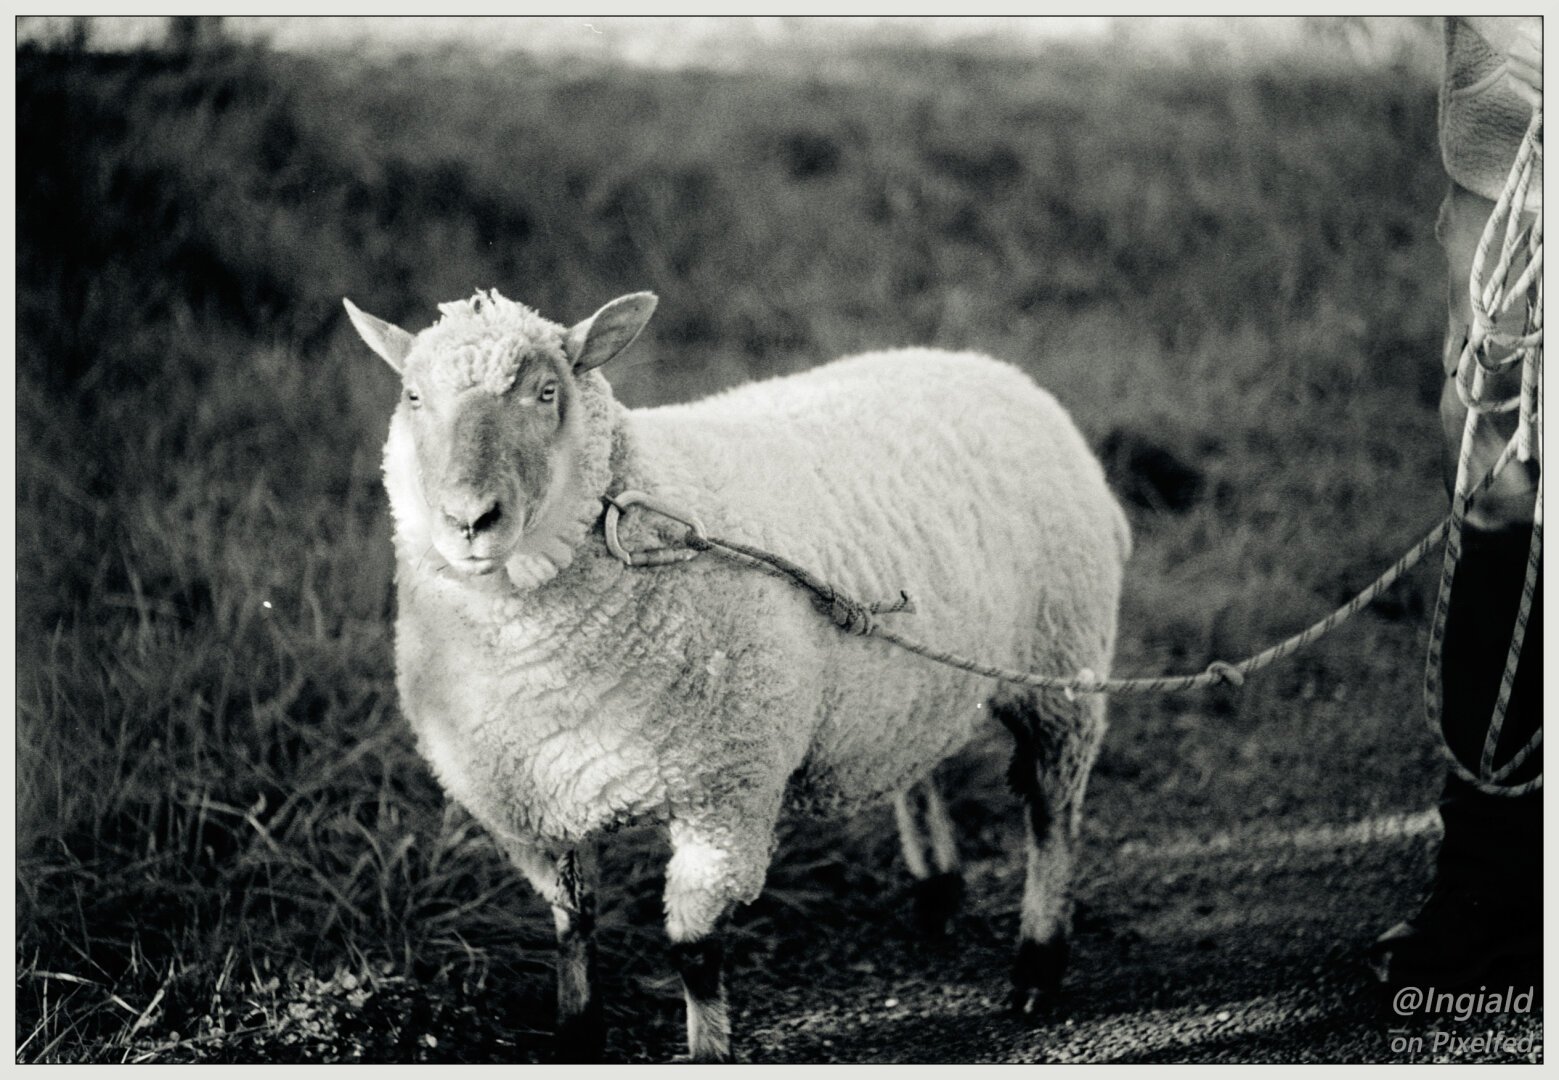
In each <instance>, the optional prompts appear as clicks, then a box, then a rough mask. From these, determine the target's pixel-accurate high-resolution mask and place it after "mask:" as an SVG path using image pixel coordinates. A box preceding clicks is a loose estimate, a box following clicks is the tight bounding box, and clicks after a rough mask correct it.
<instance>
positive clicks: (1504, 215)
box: [602, 110, 1543, 797]
mask: <svg viewBox="0 0 1559 1080" xmlns="http://www.w3.org/2000/svg"><path fill="white" fill-rule="evenodd" d="M1541 137H1542V112H1541V110H1538V111H1536V112H1535V113H1534V114H1533V117H1532V122H1531V125H1530V126H1529V127H1528V129H1527V134H1526V138H1525V140H1524V141H1523V143H1522V147H1521V150H1520V152H1519V153H1518V155H1517V158H1516V162H1515V164H1514V165H1513V166H1512V169H1511V172H1510V177H1509V179H1508V180H1507V182H1506V186H1505V190H1504V191H1503V192H1502V193H1501V196H1500V199H1499V201H1498V202H1497V203H1496V204H1495V209H1494V212H1493V213H1492V214H1491V215H1490V217H1489V221H1488V223H1487V225H1486V226H1485V228H1484V231H1483V235H1482V237H1481V238H1480V240H1479V243H1478V248H1477V251H1476V253H1475V256H1474V260H1473V270H1472V274H1471V277H1470V281H1469V289H1470V291H1471V295H1472V308H1473V325H1472V327H1471V330H1470V332H1469V334H1468V340H1467V342H1466V344H1464V346H1463V349H1462V353H1461V356H1460V358H1459V360H1458V364H1457V371H1456V375H1455V380H1454V381H1455V386H1456V389H1457V394H1458V396H1459V397H1460V398H1461V400H1462V402H1463V404H1464V405H1465V406H1466V407H1467V420H1466V424H1465V426H1464V428H1463V432H1462V440H1461V447H1460V451H1459V454H1458V461H1457V472H1456V483H1455V488H1454V494H1453V497H1452V501H1451V512H1450V514H1448V515H1447V516H1446V517H1445V518H1444V519H1443V520H1442V521H1441V522H1440V523H1439V524H1438V525H1436V526H1435V527H1434V528H1433V529H1431V530H1430V532H1429V533H1428V535H1426V536H1425V537H1424V538H1423V539H1422V540H1420V541H1419V542H1418V543H1416V544H1414V545H1413V547H1411V548H1410V549H1408V551H1407V552H1406V553H1404V554H1403V555H1402V557H1401V558H1399V559H1398V560H1397V561H1396V562H1394V563H1393V564H1392V565H1391V566H1390V567H1388V568H1387V569H1386V571H1385V572H1384V573H1382V574H1381V575H1380V576H1379V577H1377V578H1376V579H1375V580H1374V581H1373V582H1372V583H1371V584H1369V585H1368V586H1366V587H1365V588H1364V589H1363V590H1362V591H1361V592H1359V593H1358V594H1357V595H1356V596H1354V597H1353V599H1351V600H1349V601H1348V602H1347V603H1346V604H1344V605H1342V606H1341V607H1339V608H1337V609H1336V610H1335V611H1333V612H1332V613H1331V614H1330V615H1328V616H1326V617H1325V618H1324V619H1321V620H1320V621H1318V622H1316V623H1313V624H1312V625H1310V626H1309V627H1306V628H1305V629H1304V630H1302V631H1300V632H1299V633H1297V634H1294V635H1292V636H1291V637H1288V638H1285V639H1284V640H1283V641H1280V642H1279V643H1277V644H1276V645H1273V646H1271V647H1270V648H1267V649H1263V650H1262V651H1261V652H1258V653H1256V654H1254V655H1253V656H1250V657H1248V658H1246V659H1244V660H1241V661H1239V662H1237V663H1231V662H1229V661H1225V660H1215V661H1213V662H1212V663H1210V664H1208V665H1207V667H1206V668H1205V669H1204V670H1203V671H1201V672H1199V673H1197V674H1193V675H1166V676H1152V677H1139V678H1102V677H1100V676H1098V675H1097V674H1095V673H1094V672H1092V671H1088V670H1086V669H1085V670H1083V671H1080V672H1078V673H1077V674H1076V675H1072V676H1062V675H1047V674H1042V673H1039V672H1031V671H1020V670H1017V669H1013V668H1004V667H999V666H996V665H993V664H986V663H982V662H980V661H978V660H973V659H971V658H969V657H966V656H960V655H959V654H957V653H954V652H950V651H948V650H945V649H938V648H934V647H933V646H930V645H928V644H926V643H925V642H923V641H921V640H919V639H917V638H914V637H911V636H910V635H907V634H903V633H901V632H899V631H897V630H894V629H891V628H889V627H887V626H885V625H883V623H882V622H881V621H879V619H878V616H879V615H887V614H895V613H903V614H912V613H914V611H915V606H914V602H913V601H912V600H911V599H910V597H909V595H908V594H907V593H904V592H900V593H899V598H898V599H897V600H894V601H888V602H876V603H873V602H863V601H861V600H858V599H856V598H854V597H852V596H850V595H848V594H847V593H845V592H843V591H841V590H840V589H838V588H836V587H835V586H833V585H831V584H829V583H828V582H827V581H825V580H823V579H822V578H820V577H818V576H817V575H816V574H814V573H812V572H811V571H809V570H807V569H806V568H805V567H803V566H800V565H799V564H797V563H795V562H792V561H791V560H789V559H786V558H784V557H783V556H781V555H777V554H775V553H774V552H771V551H765V550H763V549H762V548H758V547H754V546H752V545H749V544H743V543H740V542H738V541H735V540H728V539H723V538H721V537H717V536H710V535H709V534H708V533H707V532H706V530H705V529H704V526H703V523H702V522H701V521H699V520H698V518H697V517H695V516H692V515H689V514H685V513H682V512H679V511H677V510H676V509H674V508H672V507H670V506H668V505H667V504H666V503H664V502H662V501H660V500H657V499H655V498H653V497H652V496H650V495H648V494H646V493H644V492H638V491H627V492H623V493H621V494H619V495H617V496H615V497H610V496H609V497H605V498H603V500H602V501H603V502H604V503H605V505H606V513H605V519H604V525H603V527H604V531H605V536H606V545H607V547H608V548H609V549H610V551H611V553H612V554H613V555H614V556H616V557H617V558H618V559H620V560H621V561H622V562H623V563H624V564H626V565H628V566H663V565H667V564H670V563H674V562H681V561H686V560H687V559H691V558H693V557H694V556H696V555H697V554H699V553H700V552H705V551H713V552H715V553H717V554H719V555H721V556H723V557H725V558H726V559H729V560H731V561H733V562H736V563H739V564H742V565H746V566H750V567H754V568H758V569H761V570H766V571H768V572H770V573H773V574H776V575H778V576H780V577H782V578H785V579H787V580H788V581H790V582H791V583H792V584H793V585H795V586H796V587H797V588H799V589H802V590H804V591H806V592H809V593H811V594H812V595H813V597H814V598H815V601H816V603H817V605H818V606H819V608H820V609H821V610H822V612H823V613H824V614H825V615H827V617H828V618H830V619H831V620H832V621H833V622H834V624H835V625H836V626H838V627H839V629H840V630H842V631H844V632H845V633H848V634H852V635H856V636H860V637H875V638H878V639H880V640H882V641H886V642H889V643H891V644H893V645H896V646H898V647H899V648H901V649H904V650H906V651H908V652H912V653H915V654H916V655H919V656H922V657H924V658H926V659H928V660H932V661H935V662H936V663H939V664H944V665H946V666H948V667H951V668H956V669H958V670H961V671H966V672H969V673H971V674H975V675H982V676H987V677H989V678H994V679H999V680H1001V681H1003V682H1009V683H1014V684H1017V685H1020V686H1028V687H1033V688H1035V689H1041V690H1053V691H1059V692H1061V693H1062V694H1064V695H1066V696H1067V697H1068V698H1069V699H1070V698H1072V697H1073V696H1074V695H1076V694H1104V693H1108V694H1155V693H1177V692H1182V691H1186V690H1197V689H1203V688H1205V687H1209V686H1214V685H1229V686H1235V687H1238V686H1242V685H1243V684H1244V682H1245V677H1246V676H1247V675H1252V674H1254V673H1256V672H1258V671H1261V670H1263V669H1264V668H1267V667H1270V666H1271V665H1272V664H1274V663H1276V662H1277V661H1278V660H1281V659H1283V658H1284V657H1287V656H1289V655H1291V654H1293V653H1295V652H1298V651H1299V650H1300V649H1303V648H1305V647H1306V646H1308V645H1311V644H1313V643H1314V642H1316V641H1318V640H1319V639H1321V638H1322V637H1325V636H1326V635H1327V634H1329V633H1331V632H1332V631H1333V630H1335V629H1337V628H1338V627H1339V626H1341V625H1342V624H1343V623H1345V622H1347V621H1348V620H1349V619H1351V618H1352V617H1353V616H1355V615H1357V614H1358V613H1359V612H1360V611H1362V610H1363V609H1364V608H1365V607H1367V606H1368V605H1369V604H1370V603H1372V602H1373V601H1374V600H1375V599H1376V598H1377V597H1379V596H1380V595H1381V593H1383V592H1385V591H1386V590H1387V589H1389V588H1390V587H1391V586H1392V585H1393V584H1395V583H1396V582H1397V581H1398V580H1400V579H1401V577H1402V576H1403V575H1404V574H1406V573H1407V572H1408V571H1409V570H1411V569H1412V568H1413V567H1414V566H1416V565H1417V564H1418V563H1419V562H1421V561H1422V560H1423V559H1424V557H1425V556H1426V555H1427V554H1428V553H1429V552H1430V550H1432V549H1433V547H1434V546H1435V545H1436V544H1438V543H1439V542H1440V541H1441V540H1445V541H1446V550H1445V558H1444V561H1443V564H1442V572H1441V579H1440V588H1439V592H1438V594H1437V596H1436V599H1435V613H1434V619H1433V623H1432V625H1431V629H1430V647H1429V654H1428V659H1427V664H1426V673H1425V679H1424V699H1425V716H1426V719H1427V721H1428V723H1429V726H1430V728H1431V730H1432V731H1433V732H1434V734H1435V736H1436V742H1437V743H1438V745H1439V747H1440V750H1441V753H1442V755H1443V756H1444V757H1445V759H1446V761H1447V762H1448V764H1449V765H1450V767H1451V768H1452V770H1453V771H1455V773H1456V774H1457V775H1459V776H1460V777H1461V778H1462V779H1463V780H1465V781H1467V782H1469V783H1471V784H1473V785H1474V786H1476V787H1477V788H1479V789H1480V790H1482V791H1484V792H1487V793H1489V794H1495V795H1503V796H1511V797H1514V796H1517V795H1523V794H1525V793H1527V792H1529V791H1532V790H1535V789H1536V788H1539V787H1541V786H1542V780H1543V778H1542V774H1541V773H1539V774H1538V775H1537V776H1536V777H1534V778H1533V779H1531V780H1527V781H1525V782H1523V783H1519V784H1510V783H1508V781H1509V780H1510V778H1511V777H1512V776H1514V775H1515V773H1516V772H1517V771H1518V770H1519V769H1520V768H1521V767H1522V766H1523V765H1524V764H1525V763H1526V762H1527V760H1528V759H1529V758H1530V757H1531V756H1532V754H1534V753H1535V752H1536V751H1537V749H1538V748H1539V747H1540V746H1541V745H1542V737H1543V732H1542V729H1541V727H1539V729H1538V730H1537V732H1536V733H1535V734H1534V735H1533V737H1532V738H1531V739H1529V740H1528V742H1527V743H1526V745H1524V746H1522V747H1521V748H1520V749H1518V750H1517V751H1516V753H1515V754H1514V755H1513V756H1512V757H1511V758H1510V760H1509V761H1507V762H1506V763H1505V764H1504V765H1502V766H1500V765H1497V764H1496V761H1495V755H1496V750H1497V747H1498V744H1499V737H1500V734H1501V730H1502V727H1503V722H1504V717H1505V711H1506V708H1507V706H1508V704H1509V700H1510V693H1511V689H1512V687H1513V686H1514V683H1515V673H1516V668H1517V666H1518V665H1519V662H1520V657H1521V646H1522V644H1523V642H1524V640H1525V632H1526V626H1527V622H1528V619H1529V616H1530V612H1531V606H1532V601H1533V597H1534V594H1535V591H1536V582H1537V574H1538V570H1539V568H1540V566H1541V556H1542V508H1543V498H1542V481H1541V473H1539V480H1538V488H1537V497H1536V505H1535V508H1534V512H1533V526H1532V539H1531V542H1530V545H1529V548H1528V555H1527V568H1526V577H1525V580H1524V582H1523V586H1522V593H1521V600H1520V603H1519V607H1518V610H1517V615H1516V622H1515V627H1514V632H1513V634H1512V637H1511V642H1510V647H1509V649H1508V651H1507V654H1506V662H1505V669H1504V672H1503V674H1502V676H1501V679H1500V687H1499V692H1498V695H1497V697H1496V701H1495V708H1494V714H1493V716H1492V717H1491V719H1490V723H1489V730H1488V734H1487V736H1486V737H1485V740H1484V745H1483V751H1482V755H1481V758H1480V761H1479V771H1478V773H1473V772H1472V771H1471V770H1469V769H1468V768H1467V767H1466V766H1465V765H1463V764H1462V763H1461V761H1459V760H1458V759H1457V757H1456V755H1455V754H1454V753H1453V752H1452V751H1451V749H1450V747H1449V745H1448V744H1447V743H1446V740H1445V735H1444V731H1443V727H1442V724H1441V716H1440V713H1441V696H1442V695H1441V691H1442V670H1441V660H1442V655H1443V646H1444V638H1445V624H1446V616H1447V609H1448V606H1449V596H1450V590H1451V584H1452V582H1453V580H1454V578H1455V572H1456V566H1457V563H1458V562H1459V560H1460V558H1461V550H1462V543H1461V534H1462V528H1463V525H1464V523H1465V519H1466V513H1467V508H1468V506H1469V505H1470V504H1471V502H1472V501H1473V499H1475V498H1476V497H1477V496H1479V495H1481V494H1482V493H1483V492H1485V491H1487V490H1488V488H1489V487H1490V485H1492V484H1493V483H1494V480H1495V478H1496V477H1497V476H1498V475H1499V473H1500V471H1501V470H1502V469H1503V468H1504V467H1505V466H1506V465H1507V464H1509V463H1510V461H1511V460H1513V459H1515V460H1520V461H1522V462H1526V461H1529V460H1531V458H1532V456H1533V453H1532V447H1533V439H1534V437H1535V436H1534V432H1536V431H1537V430H1539V425H1540V423H1541V408H1542V404H1541V401H1542V399H1541V386H1542V347H1543V330H1542V287H1543V285H1542V277H1541V273H1540V271H1541V266H1542V258H1543V249H1542V229H1543V226H1542V213H1541V210H1539V211H1538V214H1537V216H1536V218H1535V219H1534V221H1533V222H1531V223H1527V224H1523V223H1522V222H1521V217H1522V215H1523V211H1524V208H1525V202H1526V195H1527V190H1528V188H1529V186H1530V183H1531V179H1532V167H1533V158H1534V154H1535V149H1536V146H1537V145H1538V144H1539V143H1540V141H1541ZM1500 233H1503V234H1504V235H1503V242H1502V243H1501V247H1500V255H1499V258H1498V259H1497V261H1496V263H1495V266H1494V268H1493V271H1492V272H1491V273H1489V274H1487V275H1485V268H1486V265H1487V261H1488V255H1489V252H1490V250H1491V248H1492V246H1493V243H1494V239H1495V237H1496V236H1498V235H1499V234H1500ZM1522 248H1525V256H1526V267H1525V269H1524V270H1523V271H1522V273H1521V274H1520V276H1519V277H1518V278H1517V280H1516V282H1515V283H1514V285H1512V286H1510V287H1509V288H1506V287H1505V282H1506V280H1507V279H1508V277H1509V274H1510V272H1511V268H1512V266H1513V264H1514V260H1515V258H1516V255H1517V253H1518V251H1520V250H1521V249H1522ZM1529 292H1530V293H1531V294H1532V296H1533V299H1532V300H1531V301H1530V302H1529V303H1528V304H1527V310H1526V312H1525V313H1524V319H1523V329H1522V331H1521V332H1519V333H1515V334H1512V333H1509V332H1504V331H1499V330H1497V329H1496V328H1495V320H1496V319H1497V317H1498V316H1499V315H1501V314H1504V313H1506V312H1507V311H1509V310H1510V309H1511V308H1512V307H1514V306H1515V305H1516V304H1517V303H1518V302H1520V301H1521V299H1522V298H1523V297H1525V296H1526V295H1527V294H1528V293H1529ZM1496 349H1497V350H1502V351H1506V352H1507V354H1508V355H1506V356H1504V357H1502V358H1499V359H1495V358H1494V357H1493V356H1492V355H1491V353H1492V351H1493V350H1496ZM1517 364H1520V365H1521V368H1522V374H1521V388H1520V390H1519V392H1518V393H1517V394H1516V395H1515V396H1514V397H1512V398H1510V399H1507V400H1501V401H1489V400H1485V397H1486V393H1487V391H1486V383H1487V381H1488V378H1489V377H1490V376H1491V375H1493V374H1498V373H1499V372H1502V371H1509V370H1512V369H1513V368H1514V367H1515V366H1516V365H1517ZM1512 410H1518V420H1517V430H1516V434H1515V435H1514V436H1512V438H1511V439H1510V440H1509V441H1508V442H1507V444H1506V445H1505V447H1504V449H1503V451H1502V452H1501V453H1500V455H1499V458H1498V459H1497V460H1496V461H1495V463H1494V465H1493V466H1492V467H1491V468H1490V469H1489V470H1488V472H1487V473H1486V474H1485V475H1484V476H1483V478H1482V479H1481V480H1480V481H1478V482H1477V483H1476V484H1474V483H1471V482H1470V477H1471V460H1472V448H1473V435H1474V432H1475V429H1476V426H1477V423H1478V421H1479V419H1480V418H1481V417H1482V416H1485V415H1489V414H1492V413H1500V412H1509V411H1512ZM632 506H642V507H644V508H645V509H647V510H653V511H655V512H656V513H659V514H661V515H662V516H665V517H667V518H670V519H671V520H673V521H677V522H679V523H680V524H683V525H685V526H687V529H688V532H687V534H686V536H685V537H684V538H683V540H682V545H683V546H681V547H677V546H669V547H662V548H657V549H652V550H648V551H638V552H629V551H627V550H626V549H625V548H624V547H623V546H622V544H621V542H620V540H619V538H618V522H619V519H620V517H621V515H622V513H623V512H624V511H626V510H627V509H629V508H630V507H632Z"/></svg>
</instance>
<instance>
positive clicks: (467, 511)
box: [444, 497, 503, 540]
mask: <svg viewBox="0 0 1559 1080" xmlns="http://www.w3.org/2000/svg"><path fill="white" fill-rule="evenodd" d="M501 517H503V508H502V507H500V506H499V505H498V500H497V499H489V498H482V497H470V498H464V499H454V500H451V501H450V502H446V503H445V504H444V520H445V521H446V522H447V523H448V524H449V527H450V528H452V529H454V530H455V531H456V532H459V533H462V534H464V536H465V538H466V539H467V540H474V539H476V538H477V537H478V536H480V535H481V534H482V533H484V532H487V531H488V530H489V529H491V528H492V527H493V526H494V525H496V524H498V520H499V519H500V518H501Z"/></svg>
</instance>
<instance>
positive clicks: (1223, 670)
mask: <svg viewBox="0 0 1559 1080" xmlns="http://www.w3.org/2000/svg"><path fill="white" fill-rule="evenodd" d="M1207 674H1208V675H1210V676H1212V677H1213V678H1214V679H1215V680H1217V681H1218V682H1221V683H1223V684H1224V685H1226V686H1232V687H1235V688H1236V689H1238V688H1239V687H1241V686H1244V685H1245V673H1244V672H1243V671H1241V670H1240V669H1239V668H1237V667H1235V666H1234V665H1233V664H1231V663H1229V662H1228V661H1227V660H1214V661H1213V662H1212V663H1210V664H1208V665H1207Z"/></svg>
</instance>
